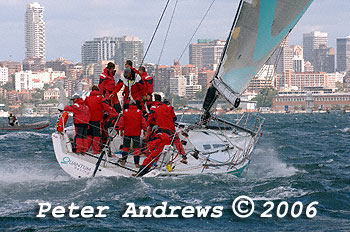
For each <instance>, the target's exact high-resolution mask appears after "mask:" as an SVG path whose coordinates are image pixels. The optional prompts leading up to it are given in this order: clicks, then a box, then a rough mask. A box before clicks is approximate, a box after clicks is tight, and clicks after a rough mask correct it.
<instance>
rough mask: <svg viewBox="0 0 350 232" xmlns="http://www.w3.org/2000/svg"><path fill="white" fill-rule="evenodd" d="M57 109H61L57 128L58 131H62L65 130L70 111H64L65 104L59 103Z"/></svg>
mask: <svg viewBox="0 0 350 232" xmlns="http://www.w3.org/2000/svg"><path fill="white" fill-rule="evenodd" d="M57 109H58V111H59V115H58V118H57V123H56V130H57V131H58V132H60V133H62V132H63V130H64V127H65V126H66V123H67V120H68V116H69V114H68V112H66V111H64V105H63V104H59V105H58V107H57Z"/></svg>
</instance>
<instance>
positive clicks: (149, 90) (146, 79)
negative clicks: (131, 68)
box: [139, 66, 153, 110]
mask: <svg viewBox="0 0 350 232" xmlns="http://www.w3.org/2000/svg"><path fill="white" fill-rule="evenodd" d="M139 74H140V76H141V78H142V80H143V83H144V85H145V87H144V88H145V92H146V96H145V98H144V99H143V100H144V102H145V103H146V106H147V107H148V110H149V108H150V107H151V104H152V94H153V77H151V76H149V75H148V74H147V72H146V69H145V67H144V66H140V68H139ZM142 105H143V104H142Z"/></svg>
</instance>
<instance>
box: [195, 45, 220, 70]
mask: <svg viewBox="0 0 350 232" xmlns="http://www.w3.org/2000/svg"><path fill="white" fill-rule="evenodd" d="M225 42H226V41H225V40H208V39H199V40H198V42H197V43H195V44H190V47H189V61H190V64H192V65H194V66H196V67H198V68H209V69H216V66H217V64H218V63H219V62H220V59H221V55H222V51H223V50H224V47H225Z"/></svg>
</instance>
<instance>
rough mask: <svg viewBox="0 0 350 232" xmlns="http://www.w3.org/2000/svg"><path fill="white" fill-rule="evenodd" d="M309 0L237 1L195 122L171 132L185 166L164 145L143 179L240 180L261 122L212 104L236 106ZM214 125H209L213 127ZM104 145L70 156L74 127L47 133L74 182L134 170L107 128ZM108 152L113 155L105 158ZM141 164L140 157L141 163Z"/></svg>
mask: <svg viewBox="0 0 350 232" xmlns="http://www.w3.org/2000/svg"><path fill="white" fill-rule="evenodd" d="M311 3H312V0H293V1H291V0H241V1H240V3H239V6H238V10H237V13H236V16H235V19H234V22H233V25H232V28H231V30H230V32H229V35H228V38H227V40H226V45H225V48H224V51H223V54H222V58H221V62H220V64H219V67H218V69H217V71H216V75H215V76H214V78H213V80H212V82H211V86H210V87H209V88H208V91H207V94H206V96H205V99H204V102H203V113H202V116H201V119H200V121H199V122H197V123H195V124H185V123H180V124H179V125H178V126H177V134H178V136H179V137H180V139H181V141H183V144H184V149H185V151H186V154H187V157H188V163H187V164H184V163H181V162H180V161H181V155H178V152H177V150H176V149H174V148H173V147H172V146H170V145H169V146H166V147H165V148H164V150H163V152H162V153H161V156H160V158H159V160H158V161H157V163H156V164H155V165H154V166H153V168H152V169H151V171H150V172H149V173H148V174H146V175H145V176H147V177H153V176H177V175H199V174H224V173H228V174H233V175H236V176H241V175H242V172H243V171H244V170H245V169H246V167H247V166H248V164H249V162H250V160H251V155H252V152H253V150H254V147H255V145H256V143H257V141H258V139H259V136H260V132H261V129H262V125H263V121H264V119H263V118H262V117H261V116H259V115H257V116H256V117H255V118H254V119H253V120H252V119H251V118H249V115H243V116H242V117H241V118H240V119H239V120H237V121H234V122H230V121H228V120H224V119H222V118H219V117H218V116H216V115H214V114H213V111H214V110H215V109H214V108H215V107H214V106H215V102H216V100H217V99H218V98H219V97H221V98H224V99H226V100H227V101H228V102H229V103H230V104H232V106H234V107H235V108H237V107H238V106H239V104H240V97H241V94H242V93H243V92H244V90H245V88H246V87H247V85H248V82H249V81H250V80H251V79H252V78H253V77H254V76H255V75H256V73H257V72H258V71H259V70H260V69H261V67H262V66H263V65H264V63H265V62H266V61H267V60H268V59H269V57H270V56H271V55H272V54H273V52H274V51H275V50H276V48H277V47H278V46H279V45H280V43H281V41H282V40H283V39H284V38H285V37H286V36H287V35H288V34H289V33H290V31H291V30H292V28H293V27H294V26H295V25H296V23H297V22H298V21H299V19H300V18H301V17H302V15H303V14H304V13H305V12H306V10H307V9H308V7H309V6H310V5H311ZM214 124H215V125H214ZM109 135H110V142H109V143H108V146H105V147H104V149H103V151H102V153H101V155H100V156H95V155H92V154H89V153H85V155H80V154H75V153H73V152H72V149H71V140H72V139H73V137H74V128H72V127H69V128H66V129H65V131H64V133H62V134H61V133H57V132H55V133H53V134H52V140H53V145H54V150H55V154H56V158H57V161H58V163H59V165H60V166H61V167H62V168H63V170H64V171H65V172H67V173H68V174H69V175H71V176H72V177H75V178H84V177H92V176H131V175H132V174H134V173H137V171H138V169H136V168H135V166H134V164H133V157H132V156H129V158H128V160H127V163H126V165H121V164H120V163H118V158H120V155H118V152H119V147H120V145H121V144H122V138H121V137H120V136H118V135H117V134H116V131H115V130H114V128H111V129H110V133H109ZM108 153H112V154H114V153H116V154H117V157H116V158H109V157H108V155H107V154H108ZM141 162H142V159H141Z"/></svg>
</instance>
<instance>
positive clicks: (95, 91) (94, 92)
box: [90, 90, 100, 96]
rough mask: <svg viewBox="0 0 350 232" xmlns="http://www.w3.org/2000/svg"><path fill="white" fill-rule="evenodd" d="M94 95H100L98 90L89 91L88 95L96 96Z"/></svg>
mask: <svg viewBox="0 0 350 232" xmlns="http://www.w3.org/2000/svg"><path fill="white" fill-rule="evenodd" d="M96 95H100V91H97V90H93V91H91V92H90V96H96Z"/></svg>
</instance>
